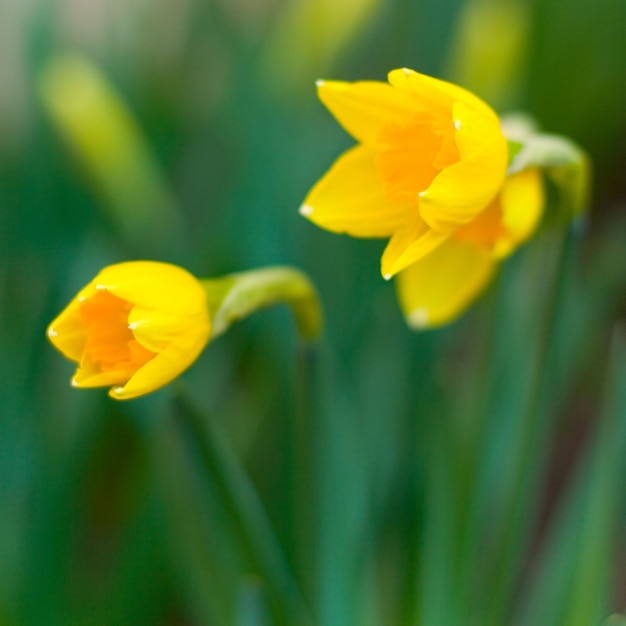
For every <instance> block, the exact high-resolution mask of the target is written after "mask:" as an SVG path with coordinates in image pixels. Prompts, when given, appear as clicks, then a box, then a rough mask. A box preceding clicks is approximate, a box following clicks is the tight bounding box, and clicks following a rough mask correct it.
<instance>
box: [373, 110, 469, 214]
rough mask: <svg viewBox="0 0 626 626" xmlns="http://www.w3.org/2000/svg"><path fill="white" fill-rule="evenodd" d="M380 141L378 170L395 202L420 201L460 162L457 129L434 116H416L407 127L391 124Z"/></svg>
mask: <svg viewBox="0 0 626 626" xmlns="http://www.w3.org/2000/svg"><path fill="white" fill-rule="evenodd" d="M439 126H441V128H439ZM378 142H379V145H380V147H381V150H380V151H379V152H378V154H377V155H376V167H377V168H378V173H379V174H380V176H381V178H382V180H383V183H384V185H385V190H386V196H387V199H388V200H389V201H391V202H402V201H406V200H409V201H413V202H417V200H418V194H419V193H420V192H422V191H424V190H426V189H428V187H429V186H430V184H431V183H432V181H433V179H434V178H435V176H436V175H437V174H438V173H439V172H440V171H441V170H442V169H443V168H444V167H447V166H448V165H450V164H452V163H454V162H456V161H458V160H459V152H458V150H457V147H456V143H455V141H454V127H453V126H452V124H451V123H450V124H449V128H447V127H446V128H444V127H443V126H442V125H441V124H436V123H435V121H434V120H433V119H432V117H431V116H426V115H423V116H416V117H414V118H413V119H412V120H410V121H409V122H408V123H404V124H400V123H396V122H391V123H389V124H387V125H386V126H385V127H384V128H383V129H382V130H381V132H380V134H379V136H378Z"/></svg>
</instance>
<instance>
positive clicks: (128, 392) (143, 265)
mask: <svg viewBox="0 0 626 626" xmlns="http://www.w3.org/2000/svg"><path fill="white" fill-rule="evenodd" d="M281 302H284V303H286V304H288V305H289V306H290V307H291V310H292V312H293V314H294V317H295V320H296V323H297V327H298V330H299V331H300V334H301V335H302V337H303V338H304V339H307V340H312V339H315V338H316V337H317V335H318V334H319V333H320V332H321V329H322V313H321V309H320V306H319V302H318V298H317V294H316V292H315V288H314V287H313V285H312V284H311V282H310V281H309V279H308V278H307V277H306V276H305V275H304V274H303V273H302V272H300V271H298V270H296V269H294V268H291V267H265V268H260V269H254V270H248V271H246V272H238V273H236V274H229V275H226V276H222V277H218V278H210V279H204V280H198V279H197V278H195V277H194V276H192V275H191V274H190V273H189V272H187V271H186V270H184V269H182V268H181V267H178V266H176V265H170V264H168V263H159V262H156V261H130V262H126V263H118V264H117V265H110V266H109V267H106V268H104V269H103V270H102V271H101V272H100V273H99V274H98V275H97V276H96V277H95V278H94V279H93V280H92V281H91V282H90V283H89V284H88V285H87V286H86V287H84V288H83V289H81V291H79V292H78V295H77V296H76V297H75V298H74V299H73V300H72V301H71V302H70V304H69V305H68V306H67V307H66V308H65V310H64V311H63V312H62V313H61V314H60V315H59V316H58V317H57V318H56V319H55V320H54V321H53V322H52V324H50V326H49V327H48V337H49V338H50V341H51V342H52V344H53V345H54V346H55V347H56V348H57V349H58V350H59V351H60V352H62V353H63V354H64V355H65V356H66V357H67V358H68V359H70V360H72V361H75V362H76V363H78V369H77V370H76V373H75V374H74V377H73V378H72V385H74V386H75V387H111V389H110V391H109V395H110V396H111V397H112V398H115V399H117V400H128V399H130V398H136V397H137V396H141V395H144V394H147V393H150V392H152V391H155V390H157V389H159V388H160V387H162V386H164V385H166V384H167V383H169V382H171V381H172V380H173V379H174V378H176V377H177V376H178V375H179V374H181V373H182V372H183V371H184V370H186V369H187V368H188V367H189V366H190V365H191V364H192V363H193V362H194V361H195V360H196V359H197V358H198V356H199V355H200V353H201V352H202V350H203V349H204V347H205V346H206V345H207V343H208V342H209V340H213V339H215V338H216V337H218V336H219V335H221V334H222V333H224V332H226V330H228V328H229V327H230V325H231V324H232V323H234V322H236V321H237V320H240V319H243V318H245V317H247V316H248V315H250V314H252V313H254V312H255V311H258V310H259V309H262V308H264V307H267V306H270V305H273V304H276V303H281Z"/></svg>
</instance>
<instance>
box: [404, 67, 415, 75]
mask: <svg viewBox="0 0 626 626" xmlns="http://www.w3.org/2000/svg"><path fill="white" fill-rule="evenodd" d="M402 71H403V72H404V75H405V76H410V75H411V74H413V70H410V69H409V68H408V67H403V68H402Z"/></svg>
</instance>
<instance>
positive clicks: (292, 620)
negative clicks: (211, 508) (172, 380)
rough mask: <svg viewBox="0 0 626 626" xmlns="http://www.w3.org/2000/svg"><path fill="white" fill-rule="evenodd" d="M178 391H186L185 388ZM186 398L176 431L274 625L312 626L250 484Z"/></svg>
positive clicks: (180, 401)
mask: <svg viewBox="0 0 626 626" xmlns="http://www.w3.org/2000/svg"><path fill="white" fill-rule="evenodd" d="M181 391H183V392H184V391H185V390H184V388H183V389H182V390H181ZM189 396H190V394H189V393H186V392H184V393H179V394H177V396H176V398H175V402H176V404H175V406H176V409H177V412H178V414H179V420H178V426H179V429H180V430H181V431H182V434H183V435H186V436H185V437H184V438H185V439H186V441H187V442H188V445H189V446H193V447H194V448H195V451H196V453H197V454H198V455H199V457H200V459H201V462H202V465H203V467H204V469H205V471H206V473H207V475H208V476H210V477H211V478H212V480H213V481H215V484H216V485H217V486H218V489H219V493H220V497H221V499H222V500H223V504H224V506H225V508H226V510H227V511H228V515H229V517H230V523H231V524H232V525H233V528H234V529H235V530H236V531H237V535H238V536H239V537H240V538H241V540H242V542H243V545H244V546H245V549H246V552H247V553H248V555H249V557H250V559H251V561H252V563H253V565H254V567H255V568H256V570H257V572H258V574H259V575H260V576H261V577H262V581H263V585H264V586H265V587H266V588H267V590H268V599H269V603H270V606H271V607H272V609H273V613H274V615H275V617H276V618H277V624H281V625H284V626H307V625H310V624H312V623H313V622H312V618H311V615H310V612H309V609H308V607H307V605H306V603H305V601H304V599H303V598H302V595H301V593H300V590H299V589H298V586H297V584H296V582H295V580H294V577H293V574H292V572H291V571H290V568H289V566H288V564H287V561H286V559H285V557H284V554H283V551H282V548H281V546H280V545H279V542H278V540H277V538H276V535H275V533H274V531H273V529H272V527H271V524H270V521H269V519H268V517H267V514H266V512H265V509H264V507H263V504H262V502H261V500H260V498H259V496H258V494H257V492H256V490H255V488H254V486H253V485H252V482H251V481H250V479H249V477H248V476H247V474H246V472H245V471H244V469H243V467H242V466H241V464H240V462H239V460H238V459H237V457H236V455H235V453H234V452H233V450H232V449H231V448H230V446H229V445H228V442H227V440H226V438H225V437H224V435H223V433H222V432H220V430H219V428H218V425H217V424H216V422H215V420H213V419H210V418H207V417H206V416H204V415H202V414H201V413H200V411H199V410H198V408H197V407H196V406H195V403H194V402H193V401H192V400H191V399H190V397H189Z"/></svg>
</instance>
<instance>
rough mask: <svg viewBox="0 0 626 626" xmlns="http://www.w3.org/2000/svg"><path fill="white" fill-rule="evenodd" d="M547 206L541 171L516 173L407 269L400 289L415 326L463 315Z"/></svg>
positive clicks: (403, 305) (401, 300) (437, 323)
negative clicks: (467, 220)
mask: <svg viewBox="0 0 626 626" xmlns="http://www.w3.org/2000/svg"><path fill="white" fill-rule="evenodd" d="M543 207H544V195H543V184H542V179H541V174H540V172H539V171H538V170H537V169H528V170H524V171H522V172H520V173H518V174H513V175H512V176H510V177H508V178H507V179H506V181H505V183H504V185H503V187H502V189H501V191H500V193H499V194H498V196H497V197H496V198H495V199H494V200H493V201H492V202H491V203H490V204H489V206H488V207H487V208H486V209H485V210H484V211H482V213H480V214H479V215H478V216H477V217H476V219H474V221H472V222H470V223H469V224H466V225H465V226H461V227H460V228H459V229H457V230H456V231H455V232H454V234H453V235H452V236H451V237H450V238H449V239H447V240H446V241H444V242H443V243H442V244H441V245H440V246H438V247H437V248H436V249H435V250H433V251H432V252H431V253H430V254H428V255H427V256H425V257H424V258H422V259H420V260H419V261H416V262H415V263H413V264H412V265H410V266H409V267H407V268H406V269H405V270H403V271H401V272H400V273H399V274H398V276H397V279H396V290H397V294H398V301H399V303H400V308H401V309H402V311H403V313H404V315H405V318H406V321H407V323H408V324H409V326H411V327H412V328H415V329H420V328H428V327H434V326H440V325H442V324H446V323H448V322H450V321H452V320H454V319H455V318H456V317H457V316H458V315H460V314H461V313H462V312H463V311H464V310H465V309H466V308H467V307H468V306H469V305H470V304H471V303H472V302H473V300H474V299H475V298H476V297H477V296H478V295H479V294H480V292H481V291H482V290H483V289H484V288H485V286H486V285H487V283H488V282H489V280H490V279H491V277H492V276H493V274H494V272H495V270H496V267H497V263H498V261H499V260H501V259H503V258H505V257H506V256H508V255H509V254H511V253H512V252H513V251H514V250H515V249H516V248H517V246H519V245H520V244H521V243H523V242H524V241H525V240H526V239H528V237H530V236H531V235H532V233H533V231H534V230H535V228H536V226H537V225H538V223H539V221H540V219H541V216H542V213H543Z"/></svg>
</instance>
